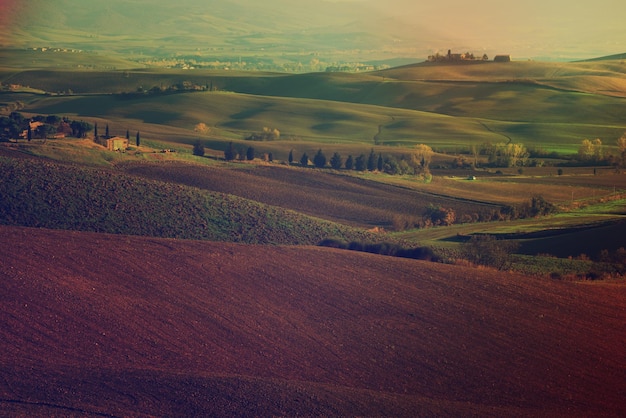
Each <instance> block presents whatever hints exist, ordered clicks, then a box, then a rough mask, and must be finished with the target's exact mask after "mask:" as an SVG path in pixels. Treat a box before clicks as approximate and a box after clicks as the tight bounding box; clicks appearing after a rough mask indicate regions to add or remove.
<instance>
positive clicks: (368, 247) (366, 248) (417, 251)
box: [318, 238, 439, 261]
mask: <svg viewBox="0 0 626 418" xmlns="http://www.w3.org/2000/svg"><path fill="white" fill-rule="evenodd" d="M318 245H319V246H321V247H330V248H339V249H342V250H351V251H360V252H366V253H371V254H378V255H386V256H391V257H401V258H412V259H415V260H428V261H439V258H438V257H437V256H436V255H435V254H434V253H433V251H432V250H431V249H430V248H427V247H414V248H404V247H402V246H401V245H399V244H395V243H389V242H382V243H367V242H357V241H352V242H350V243H347V242H345V241H342V240H340V239H336V238H327V239H324V240H322V241H320V243H319V244H318Z"/></svg>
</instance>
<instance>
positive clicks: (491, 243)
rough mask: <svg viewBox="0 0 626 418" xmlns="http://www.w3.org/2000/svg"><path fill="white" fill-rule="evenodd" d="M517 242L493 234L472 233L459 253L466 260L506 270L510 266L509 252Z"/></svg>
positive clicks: (514, 248) (514, 247)
mask: <svg viewBox="0 0 626 418" xmlns="http://www.w3.org/2000/svg"><path fill="white" fill-rule="evenodd" d="M517 248H518V244H517V243H515V242H512V241H508V240H499V239H497V238H496V237H495V236H493V235H482V234H481V235H473V236H472V237H471V238H470V239H469V240H468V241H466V242H465V243H464V244H463V246H462V249H461V254H462V257H463V258H464V259H466V260H467V261H469V262H471V263H473V264H476V265H481V266H489V267H495V268H497V269H498V270H506V269H509V268H510V267H511V254H513V253H514V252H515V250H517Z"/></svg>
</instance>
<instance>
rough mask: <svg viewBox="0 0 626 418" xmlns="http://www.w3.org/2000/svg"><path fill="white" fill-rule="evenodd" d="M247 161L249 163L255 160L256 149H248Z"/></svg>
mask: <svg viewBox="0 0 626 418" xmlns="http://www.w3.org/2000/svg"><path fill="white" fill-rule="evenodd" d="M246 159H247V160H248V161H252V160H254V148H252V147H248V149H247V150H246Z"/></svg>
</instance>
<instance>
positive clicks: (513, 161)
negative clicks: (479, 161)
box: [482, 142, 530, 167]
mask: <svg viewBox="0 0 626 418" xmlns="http://www.w3.org/2000/svg"><path fill="white" fill-rule="evenodd" d="M482 153H483V154H484V155H487V161H488V164H489V165H491V166H493V167H522V166H525V165H527V163H528V157H529V156H530V153H529V152H528V150H527V149H526V147H525V146H524V145H523V144H514V143H511V142H510V143H508V144H505V143H499V144H490V143H488V144H483V147H482Z"/></svg>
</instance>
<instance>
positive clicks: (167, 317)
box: [0, 227, 626, 417]
mask: <svg viewBox="0 0 626 418" xmlns="http://www.w3.org/2000/svg"><path fill="white" fill-rule="evenodd" d="M0 247H1V248H2V249H3V250H2V252H1V253H0V301H1V303H0V307H1V308H0V323H1V324H2V326H1V327H0V352H2V353H3V355H2V356H0V373H1V375H2V377H3V378H2V379H1V380H0V409H1V410H3V411H5V412H6V413H7V414H9V415H46V416H49V415H63V416H146V415H150V416H152V415H159V416H163V415H168V416H193V415H196V416H197V415H204V416H209V415H211V416H216V415H217V416H225V415H228V416H235V415H236V416H271V415H288V416H295V415H309V416H310V415H314V416H315V415H318V416H319V415H323V416H347V415H349V416H355V415H368V416H416V415H417V416H476V415H480V416H535V417H536V416H568V417H572V416H619V415H621V414H623V412H624V410H625V408H626V404H625V401H624V399H626V397H625V396H624V395H625V394H626V384H625V382H626V353H625V352H624V350H623V347H624V345H625V344H626V331H625V330H624V327H623V324H624V320H626V288H625V287H623V286H618V285H610V284H600V285H597V284H594V285H586V284H575V283H562V282H554V281H545V280H538V279H529V278H524V277H521V276H514V275H508V274H503V273H497V274H496V273H493V272H490V271H485V270H468V269H461V268H458V267H454V266H448V265H440V264H435V263H427V262H418V261H411V260H401V259H391V258H384V257H379V256H372V255H367V254H361V253H352V252H344V251H340V250H332V249H321V248H312V247H266V246H244V245H237V244H216V243H208V242H197V241H180V240H167V239H151V238H139V237H129V236H114V235H105V234H94V233H78V232H62V231H52V230H43V229H28V228H18V227H0Z"/></svg>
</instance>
